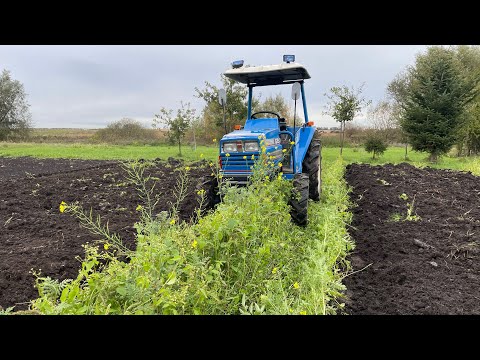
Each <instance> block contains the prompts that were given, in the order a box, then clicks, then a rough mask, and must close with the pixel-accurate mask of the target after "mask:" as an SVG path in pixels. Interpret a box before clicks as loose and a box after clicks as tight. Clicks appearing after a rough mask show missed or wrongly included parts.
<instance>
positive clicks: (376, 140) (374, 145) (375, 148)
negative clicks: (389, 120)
mask: <svg viewBox="0 0 480 360" xmlns="http://www.w3.org/2000/svg"><path fill="white" fill-rule="evenodd" d="M364 148H365V151H366V152H369V153H373V156H372V160H375V155H382V154H383V153H384V152H385V150H387V148H388V144H387V142H386V141H385V140H384V139H382V138H381V137H380V136H379V135H378V134H375V133H372V134H370V135H369V136H368V137H367V140H366V141H365V144H364Z"/></svg>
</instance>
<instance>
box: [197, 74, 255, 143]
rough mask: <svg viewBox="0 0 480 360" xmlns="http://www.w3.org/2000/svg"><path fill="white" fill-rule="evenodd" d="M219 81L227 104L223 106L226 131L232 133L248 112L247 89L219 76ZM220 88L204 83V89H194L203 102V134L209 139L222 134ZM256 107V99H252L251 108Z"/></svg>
mask: <svg viewBox="0 0 480 360" xmlns="http://www.w3.org/2000/svg"><path fill="white" fill-rule="evenodd" d="M221 81H222V84H223V87H224V89H225V91H226V94H227V104H226V106H225V112H226V123H227V131H232V130H233V127H234V125H235V124H238V123H239V122H244V121H245V119H246V118H247V112H248V99H247V95H248V88H247V87H245V86H243V85H242V84H240V83H238V82H236V81H235V80H232V79H229V78H227V77H225V76H224V75H221ZM219 89H220V88H218V87H216V86H215V85H212V84H210V83H209V82H208V81H205V88H204V89H198V88H195V91H196V92H197V95H196V97H198V98H200V99H203V100H204V101H205V103H206V104H205V107H204V108H203V110H202V116H203V120H204V126H205V129H206V131H205V133H206V134H208V135H209V136H211V137H215V138H216V137H220V135H222V134H224V132H225V130H224V125H223V108H222V106H221V105H220V103H219V101H218V90H219ZM257 107H258V99H257V98H255V97H253V99H252V108H253V109H256V108H257Z"/></svg>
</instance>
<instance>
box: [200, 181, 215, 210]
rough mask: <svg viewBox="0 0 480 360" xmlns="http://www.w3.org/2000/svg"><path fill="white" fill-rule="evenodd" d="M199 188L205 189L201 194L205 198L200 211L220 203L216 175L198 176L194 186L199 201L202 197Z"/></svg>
mask: <svg viewBox="0 0 480 360" xmlns="http://www.w3.org/2000/svg"><path fill="white" fill-rule="evenodd" d="M201 190H204V191H205V193H204V195H203V196H204V197H205V199H204V201H203V204H202V209H201V211H202V212H203V211H206V210H210V209H213V208H214V207H215V205H217V204H219V203H220V194H219V188H218V181H217V178H216V177H214V176H202V177H200V179H199V181H198V183H197V187H196V191H197V197H198V201H199V203H200V201H201V197H202V194H201V193H199V192H200V191H201Z"/></svg>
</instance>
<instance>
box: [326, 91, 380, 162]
mask: <svg viewBox="0 0 480 360" xmlns="http://www.w3.org/2000/svg"><path fill="white" fill-rule="evenodd" d="M364 85H365V84H362V85H361V86H360V87H359V88H358V89H355V88H354V87H353V86H352V88H351V89H349V88H348V87H347V86H345V85H344V86H342V87H338V86H334V87H332V88H331V89H330V94H325V96H326V97H327V98H328V99H329V100H330V101H329V103H328V104H327V114H329V115H330V116H332V117H333V118H334V119H335V120H336V121H338V122H340V129H341V143H340V155H341V154H342V151H343V140H344V138H345V123H346V122H347V121H352V120H353V119H354V118H355V116H357V115H359V114H360V113H361V111H362V108H363V107H364V106H368V105H370V103H371V101H370V100H368V101H367V100H366V99H365V98H363V97H361V94H362V91H363V86H364Z"/></svg>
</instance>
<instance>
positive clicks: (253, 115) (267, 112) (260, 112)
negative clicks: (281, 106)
mask: <svg viewBox="0 0 480 360" xmlns="http://www.w3.org/2000/svg"><path fill="white" fill-rule="evenodd" d="M258 114H273V115H275V116H276V117H277V119H278V120H280V115H278V114H277V113H275V112H273V111H257V112H256V113H253V114H252V115H250V119H257V118H256V117H255V115H258Z"/></svg>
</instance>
